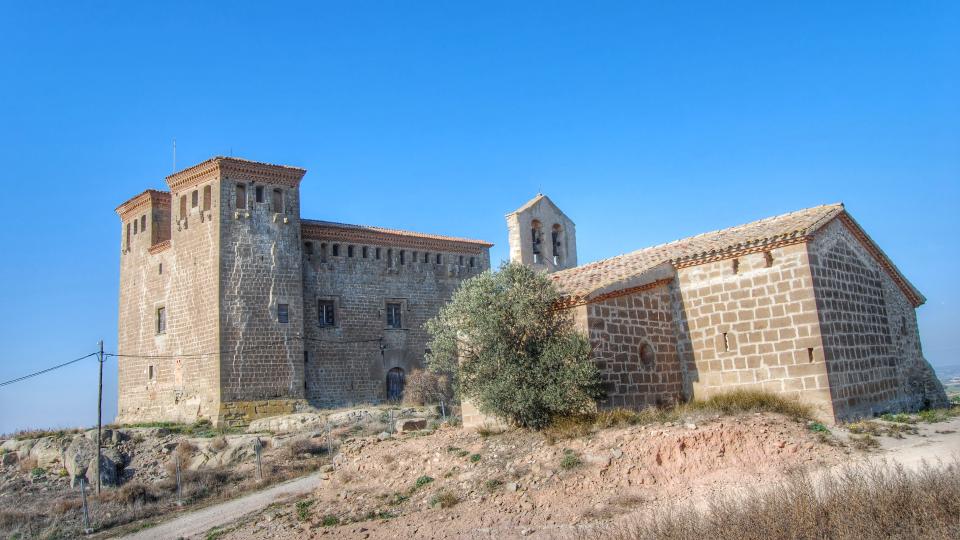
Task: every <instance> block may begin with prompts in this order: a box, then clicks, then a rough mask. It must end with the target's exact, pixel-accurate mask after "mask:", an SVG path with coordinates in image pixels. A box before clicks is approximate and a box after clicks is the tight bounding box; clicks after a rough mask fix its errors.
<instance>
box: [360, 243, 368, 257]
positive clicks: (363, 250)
mask: <svg viewBox="0 0 960 540" xmlns="http://www.w3.org/2000/svg"><path fill="white" fill-rule="evenodd" d="M361 251H362V252H363V258H364V259H366V258H367V255H368V254H369V253H368V250H367V246H363V249H362V250H361Z"/></svg>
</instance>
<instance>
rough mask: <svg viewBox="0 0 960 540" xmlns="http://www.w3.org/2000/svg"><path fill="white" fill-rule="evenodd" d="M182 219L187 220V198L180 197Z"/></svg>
mask: <svg viewBox="0 0 960 540" xmlns="http://www.w3.org/2000/svg"><path fill="white" fill-rule="evenodd" d="M180 219H187V196H186V195H181V196H180Z"/></svg>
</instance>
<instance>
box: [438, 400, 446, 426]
mask: <svg viewBox="0 0 960 540" xmlns="http://www.w3.org/2000/svg"><path fill="white" fill-rule="evenodd" d="M440 415H441V416H443V421H444V422H446V421H447V409H446V407H444V406H443V399H442V398H441V399H440Z"/></svg>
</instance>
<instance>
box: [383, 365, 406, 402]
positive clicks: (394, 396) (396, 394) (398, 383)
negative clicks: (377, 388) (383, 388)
mask: <svg viewBox="0 0 960 540" xmlns="http://www.w3.org/2000/svg"><path fill="white" fill-rule="evenodd" d="M406 382H407V381H406V375H405V374H404V372H403V368H398V367H395V368H393V369H391V370H390V371H388V372H387V399H388V400H390V401H400V400H401V399H403V387H404V385H405V384H406Z"/></svg>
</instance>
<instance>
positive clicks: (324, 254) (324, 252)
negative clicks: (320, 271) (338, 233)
mask: <svg viewBox="0 0 960 540" xmlns="http://www.w3.org/2000/svg"><path fill="white" fill-rule="evenodd" d="M320 262H327V244H326V243H323V242H321V243H320Z"/></svg>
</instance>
